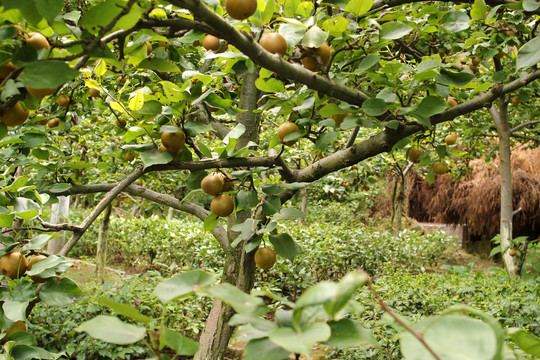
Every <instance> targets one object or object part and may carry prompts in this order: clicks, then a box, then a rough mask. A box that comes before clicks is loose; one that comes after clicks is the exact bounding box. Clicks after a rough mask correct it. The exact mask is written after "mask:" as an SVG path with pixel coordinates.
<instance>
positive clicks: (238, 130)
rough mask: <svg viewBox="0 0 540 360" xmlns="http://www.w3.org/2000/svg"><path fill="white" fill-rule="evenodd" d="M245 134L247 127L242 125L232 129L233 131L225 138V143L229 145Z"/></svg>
mask: <svg viewBox="0 0 540 360" xmlns="http://www.w3.org/2000/svg"><path fill="white" fill-rule="evenodd" d="M245 132H246V127H245V126H244V125H242V124H238V125H236V126H235V127H234V128H232V130H231V131H229V133H228V134H227V136H225V138H224V139H223V143H224V144H228V143H229V141H230V139H238V138H239V137H240V136H242V134H243V133H245Z"/></svg>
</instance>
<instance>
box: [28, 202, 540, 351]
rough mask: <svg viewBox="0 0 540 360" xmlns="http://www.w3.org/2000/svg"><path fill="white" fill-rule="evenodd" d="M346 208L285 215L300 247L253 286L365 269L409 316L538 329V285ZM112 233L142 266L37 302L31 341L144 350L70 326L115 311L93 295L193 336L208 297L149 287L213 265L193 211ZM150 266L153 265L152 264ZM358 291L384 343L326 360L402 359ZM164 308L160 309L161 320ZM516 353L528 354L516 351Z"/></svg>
mask: <svg viewBox="0 0 540 360" xmlns="http://www.w3.org/2000/svg"><path fill="white" fill-rule="evenodd" d="M351 211H354V206H351V205H350V203H343V204H341V205H337V204H336V203H321V204H319V205H313V206H311V207H310V208H309V211H308V214H313V213H316V214H321V215H322V216H321V217H319V218H318V220H317V221H316V222H313V221H314V219H313V218H312V217H311V216H308V223H307V224H305V225H304V226H302V225H297V224H296V223H294V222H289V224H288V225H289V226H288V227H287V230H288V233H289V234H291V235H292V236H293V237H294V238H295V239H297V241H298V243H299V244H300V245H301V247H302V252H301V253H300V254H299V255H298V256H297V257H296V258H295V260H294V261H293V262H292V263H291V262H290V261H288V260H285V259H279V260H278V262H277V264H276V266H275V267H274V268H273V269H271V270H269V271H263V270H259V275H258V276H257V280H256V284H255V291H263V292H264V291H268V290H270V291H272V292H273V293H275V294H279V295H281V296H283V297H284V298H286V299H289V301H295V300H296V299H297V298H298V297H299V296H301V295H302V293H304V292H305V291H306V289H308V288H310V287H312V286H314V285H315V284H317V283H319V282H320V281H323V280H336V279H340V278H341V277H342V276H344V275H345V274H346V273H347V272H349V271H351V270H355V269H365V270H366V271H368V273H370V274H371V276H372V277H373V283H374V286H375V288H376V289H377V291H378V293H379V294H380V296H381V297H382V299H383V300H384V301H385V302H386V304H387V305H388V306H390V307H391V308H392V309H393V310H394V311H395V312H396V313H397V314H398V315H400V316H403V317H404V318H406V319H407V320H409V321H411V322H418V321H420V320H422V319H425V318H426V317H428V316H434V315H437V314H440V313H441V312H443V311H444V310H445V309H447V308H448V307H450V306H453V305H459V304H467V305H469V306H471V307H474V308H476V309H479V310H482V311H484V312H486V313H488V314H490V315H492V316H493V317H495V318H496V319H497V320H498V321H499V322H500V323H501V325H503V326H504V327H505V328H511V327H520V328H524V329H526V330H527V331H529V332H531V333H532V334H536V335H537V336H538V335H540V324H539V323H538V318H539V316H540V307H539V305H538V304H539V298H538V290H539V285H538V283H535V282H533V281H528V282H526V281H512V280H510V279H509V278H508V277H507V276H505V275H504V272H503V270H502V269H500V268H494V269H492V270H491V271H488V269H484V270H485V271H479V272H476V273H473V272H472V270H471V267H467V266H463V265H461V266H460V265H456V266H442V268H447V269H449V270H444V269H441V265H444V264H445V261H447V260H450V261H455V259H452V253H454V252H455V251H458V250H457V248H456V245H455V243H454V240H453V239H452V238H450V237H448V236H445V235H444V234H443V233H439V232H435V233H431V234H425V235H423V234H419V233H417V232H415V231H411V230H403V231H402V232H400V233H399V234H397V235H395V236H394V235H391V234H390V233H388V232H386V231H380V230H378V229H377V227H368V226H366V225H362V224H360V223H359V222H352V221H354V220H352V219H353V217H352V216H351V213H350V212H351ZM324 214H326V215H324ZM332 214H335V215H334V216H333V215H332ZM346 218H348V219H349V221H346V220H345V219H346ZM325 219H328V220H325ZM94 231H95V230H94V229H91V230H90V231H89V232H88V233H87V234H86V235H85V238H84V239H83V240H81V242H80V243H79V246H78V247H77V248H76V253H77V254H78V255H79V256H82V257H85V258H88V257H90V258H91V257H92V256H93V251H94V249H95V239H96V238H97V234H96V233H95V232H94ZM109 231H110V234H109V236H110V241H109V243H110V245H109V246H110V254H111V261H110V263H111V265H112V266H114V267H118V268H128V267H129V266H130V265H131V268H132V269H140V270H141V271H142V270H144V269H146V271H145V272H144V273H141V274H133V275H128V276H126V277H123V278H121V279H113V280H111V281H107V282H105V284H103V285H100V284H98V283H96V282H90V283H88V284H85V285H84V290H85V292H86V294H88V297H87V298H84V299H82V300H81V301H79V302H77V303H75V304H72V305H69V306H64V307H62V308H61V309H56V308H51V307H49V306H46V305H44V304H38V305H37V306H36V308H35V309H34V312H33V313H32V316H31V318H30V324H31V325H30V328H29V329H30V331H31V332H33V333H35V334H36V335H37V339H38V342H39V343H40V344H42V346H43V347H44V348H46V349H47V350H49V351H52V352H60V351H65V352H66V353H67V354H69V355H71V356H73V358H76V359H91V358H94V357H96V356H102V357H106V358H119V359H130V358H133V357H135V358H136V357H137V356H141V354H144V353H146V352H147V351H148V350H147V349H146V348H145V347H144V346H142V345H141V344H139V343H137V344H134V345H130V346H127V347H126V346H118V345H112V344H108V343H104V342H101V341H99V340H95V339H92V338H90V337H88V336H86V335H85V334H84V333H78V332H74V331H73V329H75V328H77V327H78V326H79V325H80V324H81V323H82V322H84V321H87V320H89V319H92V318H94V317H95V316H98V315H111V314H114V312H111V311H110V310H109V309H108V308H107V307H103V306H101V305H99V304H98V303H97V300H96V299H98V298H100V297H105V298H108V299H110V300H114V301H116V302H119V303H124V304H131V305H134V306H135V307H136V308H137V309H138V310H139V312H140V313H141V314H144V315H146V316H149V317H152V318H162V319H163V320H164V324H165V325H166V326H168V327H169V328H171V329H175V330H177V331H180V332H182V333H183V334H184V335H185V336H188V337H190V338H193V339H196V338H198V336H199V334H200V332H201V331H202V328H203V326H204V322H205V317H206V315H207V314H208V311H209V310H210V307H211V303H212V301H211V299H210V298H207V297H189V298H187V299H185V300H182V301H171V302H169V303H167V304H166V305H165V306H164V307H163V308H162V307H161V305H160V302H159V300H158V298H157V297H156V295H155V294H154V293H153V289H154V288H155V286H156V285H157V284H159V283H160V282H163V281H165V280H166V279H168V278H169V277H170V276H172V275H174V274H180V273H182V272H184V271H186V270H189V269H192V268H204V269H207V270H209V271H212V272H219V269H220V268H221V266H222V264H221V262H222V260H221V259H222V258H223V256H222V255H221V253H220V248H219V246H218V245H217V243H216V242H215V240H213V238H212V237H211V236H210V235H209V234H208V232H204V231H202V230H201V229H200V227H197V223H196V222H194V221H193V220H191V219H190V218H182V219H173V220H171V221H167V220H165V219H163V218H160V217H157V216H150V217H148V218H120V217H113V219H112V221H111V227H110V229H109ZM152 249H156V251H155V253H151V250H152ZM174 249H176V250H178V249H182V250H181V251H174ZM119 255H122V256H119ZM152 263H153V264H154V265H151V264H152ZM152 267H154V268H156V269H158V270H159V271H156V270H149V269H151V268H152ZM355 299H356V301H357V302H358V303H360V304H362V305H363V307H364V310H363V311H361V312H359V313H358V314H356V315H355V316H353V317H352V318H353V319H356V320H358V321H359V322H360V323H361V324H362V325H363V326H364V327H365V328H367V329H370V330H371V331H372V332H373V334H374V336H375V338H376V339H377V341H378V342H379V343H380V344H382V346H383V348H384V350H383V349H380V348H377V347H373V346H355V347H352V348H349V349H336V348H333V347H329V348H326V349H325V350H324V351H325V353H326V354H327V355H326V356H327V358H328V359H376V358H377V359H378V358H380V359H385V358H386V357H387V356H388V354H392V356H395V357H399V356H400V355H399V354H400V350H399V336H398V334H397V332H396V331H395V330H393V329H392V328H391V327H389V326H387V325H383V324H384V323H385V322H384V318H382V319H381V316H382V315H383V311H382V310H380V308H379V307H378V306H377V304H376V301H375V299H374V298H373V296H372V294H371V293H370V291H369V290H368V289H367V288H362V290H361V291H359V292H357V294H356V296H355ZM270 304H271V309H273V310H272V312H275V311H280V309H283V308H284V305H285V304H284V303H283V302H281V301H278V302H271V303H270ZM163 311H165V312H163ZM163 314H166V315H165V317H164V318H163ZM323 348H324V347H323ZM519 358H520V359H529V358H531V357H527V356H526V355H524V354H521V355H520V357H519Z"/></svg>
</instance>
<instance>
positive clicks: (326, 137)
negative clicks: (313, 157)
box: [315, 131, 339, 151]
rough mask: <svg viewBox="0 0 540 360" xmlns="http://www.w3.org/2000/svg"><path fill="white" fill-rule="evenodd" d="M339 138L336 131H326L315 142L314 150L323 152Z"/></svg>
mask: <svg viewBox="0 0 540 360" xmlns="http://www.w3.org/2000/svg"><path fill="white" fill-rule="evenodd" d="M338 136H339V134H338V132H337V131H328V132H325V133H323V134H322V135H321V136H320V137H319V139H318V140H317V142H316V143H315V148H317V149H319V150H321V151H324V150H326V148H327V147H328V145H330V143H331V142H332V141H334V140H335V139H336V138H337V137H338Z"/></svg>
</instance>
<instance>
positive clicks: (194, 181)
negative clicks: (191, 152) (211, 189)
mask: <svg viewBox="0 0 540 360" xmlns="http://www.w3.org/2000/svg"><path fill="white" fill-rule="evenodd" d="M206 175H208V174H207V173H206V171H204V170H199V171H192V172H191V173H190V174H189V175H188V177H187V178H186V186H187V187H188V189H190V190H196V189H200V188H201V181H202V179H204V177H205V176H206Z"/></svg>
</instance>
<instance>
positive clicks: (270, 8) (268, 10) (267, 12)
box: [261, 0, 276, 24]
mask: <svg viewBox="0 0 540 360" xmlns="http://www.w3.org/2000/svg"><path fill="white" fill-rule="evenodd" d="M275 8H276V3H275V2H274V0H268V1H267V2H266V6H265V8H264V11H263V12H262V14H261V21H262V22H263V23H265V24H268V23H269V22H270V20H272V16H273V15H274V10H275Z"/></svg>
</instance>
